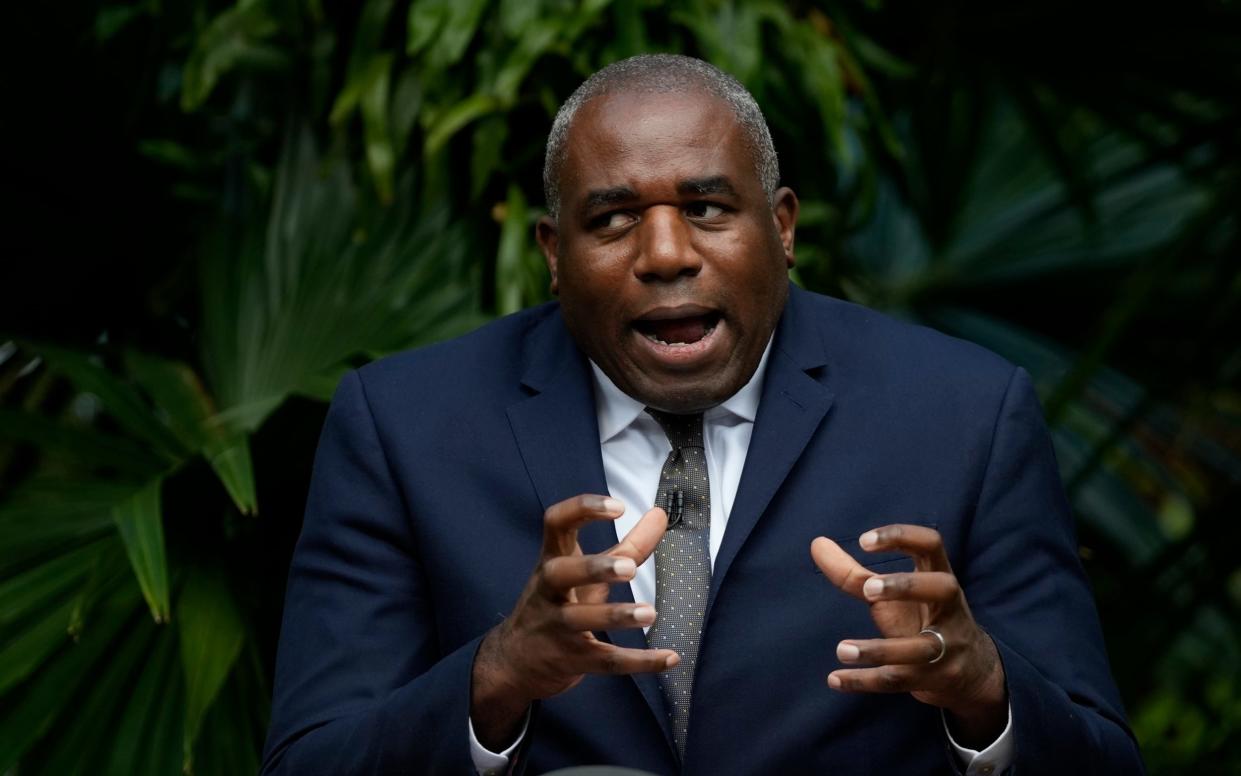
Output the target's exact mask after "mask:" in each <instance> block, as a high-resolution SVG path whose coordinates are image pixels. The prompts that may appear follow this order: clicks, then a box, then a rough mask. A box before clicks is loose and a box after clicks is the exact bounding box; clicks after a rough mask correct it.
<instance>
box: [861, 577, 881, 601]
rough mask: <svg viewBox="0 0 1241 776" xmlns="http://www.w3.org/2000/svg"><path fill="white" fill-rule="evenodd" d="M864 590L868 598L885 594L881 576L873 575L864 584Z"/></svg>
mask: <svg viewBox="0 0 1241 776" xmlns="http://www.w3.org/2000/svg"><path fill="white" fill-rule="evenodd" d="M862 592H863V593H865V594H866V597H867V598H878V597H879V596H881V595H883V580H882V579H880V578H879V577H871V578H870V579H868V580H866V583H865V584H864V585H862Z"/></svg>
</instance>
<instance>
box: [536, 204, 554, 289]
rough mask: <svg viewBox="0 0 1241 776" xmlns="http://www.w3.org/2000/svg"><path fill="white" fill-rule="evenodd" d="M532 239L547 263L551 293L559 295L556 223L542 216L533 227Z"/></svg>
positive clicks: (549, 217) (550, 218) (548, 217)
mask: <svg viewBox="0 0 1241 776" xmlns="http://www.w3.org/2000/svg"><path fill="white" fill-rule="evenodd" d="M534 239H535V240H537V241H538V243H539V248H540V249H541V250H542V251H543V258H544V259H545V260H546V261H547V271H548V272H550V273H551V276H552V285H551V290H552V293H553V294H557V295H559V294H560V284H559V281H558V279H557V274H556V265H557V263H558V262H559V260H560V254H559V251H560V232H559V231H557V229H556V222H555V221H554V220H552V217H551V216H543V217H542V218H540V219H539V222H538V223H537V224H535V225H534Z"/></svg>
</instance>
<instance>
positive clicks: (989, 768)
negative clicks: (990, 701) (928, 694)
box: [940, 703, 1013, 776]
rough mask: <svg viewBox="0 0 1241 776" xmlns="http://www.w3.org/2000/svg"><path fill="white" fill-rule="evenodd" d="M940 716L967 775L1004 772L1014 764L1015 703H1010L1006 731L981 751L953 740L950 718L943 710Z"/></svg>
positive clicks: (992, 774) (989, 774) (978, 775)
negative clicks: (949, 723)
mask: <svg viewBox="0 0 1241 776" xmlns="http://www.w3.org/2000/svg"><path fill="white" fill-rule="evenodd" d="M940 718H941V719H942V720H943V723H944V733H945V734H946V735H947V736H948V743H949V744H950V745H951V746H952V751H953V752H954V753H955V754H956V756H957V762H958V763H960V764H961V765H962V766H963V767H964V768H965V776H994V775H995V774H997V773H1003V772H1004V771H1006V770H1007V769H1008V768H1009V766H1011V765H1012V764H1013V705H1012V704H1011V703H1010V704H1009V705H1008V722H1007V723H1006V724H1005V725H1004V732H1003V733H1000V737H999V738H997V739H995V740H994V741H992V742H991V745H990V746H988V747H987V748H986V749H983V750H982V751H981V752H979V751H975V750H973V749H967V748H965V747H964V746H961V745H960V744H958V743H957V742H956V741H955V740H953V738H952V731H950V730H949V729H948V718H947V717H946V716H944V713H943V711H942V710H941V711H940Z"/></svg>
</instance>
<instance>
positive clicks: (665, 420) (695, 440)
mask: <svg viewBox="0 0 1241 776" xmlns="http://www.w3.org/2000/svg"><path fill="white" fill-rule="evenodd" d="M646 412H647V414H649V415H650V416H651V417H652V418H654V419H655V422H657V423H658V424H659V427H660V428H662V429H663V430H664V435H665V436H667V437H668V442H669V443H671V444H672V449H673V450H683V449H685V448H687V447H702V446H703V444H702V413H701V412H695V413H693V414H691V415H674V414H672V413H671V412H663V411H662V410H655V409H651V408H650V407H647V408H646Z"/></svg>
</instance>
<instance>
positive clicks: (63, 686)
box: [0, 585, 142, 773]
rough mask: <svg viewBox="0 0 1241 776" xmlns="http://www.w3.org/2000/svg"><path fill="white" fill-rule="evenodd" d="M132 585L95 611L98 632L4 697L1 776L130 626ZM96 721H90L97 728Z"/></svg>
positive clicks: (134, 601) (135, 601) (134, 599)
mask: <svg viewBox="0 0 1241 776" xmlns="http://www.w3.org/2000/svg"><path fill="white" fill-rule="evenodd" d="M141 600H142V599H141V596H140V595H139V591H138V589H137V587H136V586H133V585H128V586H125V587H123V588H121V589H119V590H118V591H116V592H115V593H113V594H112V595H111V596H109V598H108V600H107V601H105V602H104V603H103V605H102V606H101V609H102V613H101V615H100V617H99V618H98V623H99V627H97V628H95V629H93V630H92V631H91V632H90V633H89V634H88V636H87V637H86V638H83V639H82V640H81V641H80V642H78V643H72V642H71V643H70V644H69V645H68V646H67V647H66V648H65V650H64V651H63V652H62V653H61V654H59V655H58V656H57V658H56V659H55V660H52V661H50V662H49V664H48V665H47V666H46V667H45V668H44V669H43V670H41V671H39V672H38V673H37V674H35V675H34V676H33V677H32V678H30V680H29V681H27V682H25V683H23V684H22V685H21V686H19V687H18V688H17V689H16V690H15V691H14V692H13V693H10V694H7V695H5V697H4V703H2V704H0V731H4V735H3V736H0V772H3V773H7V772H8V771H9V769H10V768H12V767H13V765H14V764H15V763H16V762H17V759H18V758H19V757H21V756H22V755H23V754H25V753H26V751H27V750H28V749H30V747H31V746H32V745H33V744H34V743H35V742H36V741H38V740H39V739H40V738H41V737H42V736H43V735H44V734H46V733H47V731H48V730H49V729H50V728H51V727H52V725H53V723H54V722H55V721H56V720H57V719H58V718H59V717H60V716H61V715H62V714H64V713H66V711H67V710H69V708H68V704H69V702H70V701H71V699H72V698H73V697H74V695H75V694H76V693H78V692H79V691H80V690H82V688H83V687H85V686H87V685H88V684H89V682H87V681H86V680H87V677H89V676H92V675H97V674H98V673H99V669H98V661H99V660H100V658H101V657H103V656H104V655H105V654H106V653H107V651H108V649H109V648H110V647H111V646H112V641H113V638H114V637H115V636H116V634H117V633H119V632H121V631H122V628H123V627H124V626H125V625H126V624H133V615H134V614H136V609H135V607H136V606H138V605H139V604H140V603H141ZM99 722H100V720H91V723H92V724H95V725H97V726H99Z"/></svg>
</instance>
